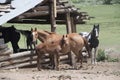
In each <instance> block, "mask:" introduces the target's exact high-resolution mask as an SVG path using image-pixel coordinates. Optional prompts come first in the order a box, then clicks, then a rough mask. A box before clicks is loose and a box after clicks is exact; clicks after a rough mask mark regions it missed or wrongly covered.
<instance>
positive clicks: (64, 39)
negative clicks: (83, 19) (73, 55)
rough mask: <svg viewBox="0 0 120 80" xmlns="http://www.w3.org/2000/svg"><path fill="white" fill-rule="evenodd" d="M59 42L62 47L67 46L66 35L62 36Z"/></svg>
mask: <svg viewBox="0 0 120 80" xmlns="http://www.w3.org/2000/svg"><path fill="white" fill-rule="evenodd" d="M61 42H62V46H67V45H69V38H68V35H63V37H62V41H61Z"/></svg>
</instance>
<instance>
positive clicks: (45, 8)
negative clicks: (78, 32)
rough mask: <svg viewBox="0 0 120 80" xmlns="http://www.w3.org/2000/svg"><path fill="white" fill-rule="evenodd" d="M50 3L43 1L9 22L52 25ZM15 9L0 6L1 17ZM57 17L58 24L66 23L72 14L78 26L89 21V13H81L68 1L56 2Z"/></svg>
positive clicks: (9, 6) (5, 5)
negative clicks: (66, 19) (66, 18)
mask: <svg viewBox="0 0 120 80" xmlns="http://www.w3.org/2000/svg"><path fill="white" fill-rule="evenodd" d="M50 3H51V0H43V1H42V2H41V3H39V4H38V5H36V6H35V7H33V8H31V9H29V10H27V11H25V12H24V13H22V14H20V15H18V16H15V17H14V18H12V19H10V20H9V21H8V22H11V23H12V22H14V23H39V24H50V11H49V10H50V6H49V5H50ZM14 9H15V8H14V7H13V6H11V4H3V5H0V16H2V15H3V14H6V13H9V12H10V10H14ZM56 10H57V17H56V23H59V24H64V23H65V14H66V13H67V12H69V13H70V16H74V20H75V22H76V23H77V24H81V23H85V21H84V20H85V19H88V17H89V16H88V14H87V12H81V11H80V9H78V8H76V7H75V6H74V5H71V4H69V1H66V0H56Z"/></svg>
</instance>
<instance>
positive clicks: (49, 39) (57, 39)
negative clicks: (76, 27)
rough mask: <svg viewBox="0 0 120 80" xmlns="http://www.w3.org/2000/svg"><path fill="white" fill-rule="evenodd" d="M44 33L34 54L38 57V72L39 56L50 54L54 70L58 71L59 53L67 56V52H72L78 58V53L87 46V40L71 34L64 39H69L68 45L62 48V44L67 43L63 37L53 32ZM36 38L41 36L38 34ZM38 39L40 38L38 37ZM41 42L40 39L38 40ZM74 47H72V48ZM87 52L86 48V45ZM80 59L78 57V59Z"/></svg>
mask: <svg viewBox="0 0 120 80" xmlns="http://www.w3.org/2000/svg"><path fill="white" fill-rule="evenodd" d="M45 32H46V34H47V35H46V37H45V35H44V36H43V37H44V40H45V41H44V42H43V43H41V44H39V45H38V46H37V47H36V53H37V55H38V59H37V62H38V70H40V69H41V68H40V59H41V54H42V53H43V54H45V53H49V54H50V55H51V54H52V57H54V63H55V65H54V67H55V69H57V70H59V67H58V65H59V53H65V54H68V53H69V52H71V51H73V52H74V53H75V55H77V56H79V55H80V54H79V52H80V50H81V47H83V46H84V45H86V44H87V40H85V39H83V38H82V37H81V36H80V35H78V34H75V33H72V34H69V35H67V36H69V37H66V39H69V45H68V46H64V44H65V43H66V42H67V40H65V37H62V36H61V35H59V34H56V33H54V32H48V31H45ZM37 33H40V32H39V31H37ZM37 36H42V35H40V34H37ZM38 38H40V37H38ZM79 39H81V40H82V41H79ZM39 40H41V39H39ZM73 45H74V46H73ZM77 47H80V48H77ZM86 47H87V50H88V51H89V49H88V46H87V45H86ZM79 58H80V57H79ZM79 58H78V60H79ZM81 65H82V59H81Z"/></svg>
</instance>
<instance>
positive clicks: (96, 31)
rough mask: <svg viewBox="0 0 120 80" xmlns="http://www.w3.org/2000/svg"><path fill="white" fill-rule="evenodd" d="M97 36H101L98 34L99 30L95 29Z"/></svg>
mask: <svg viewBox="0 0 120 80" xmlns="http://www.w3.org/2000/svg"><path fill="white" fill-rule="evenodd" d="M95 33H96V34H95V35H96V37H98V36H99V34H98V30H97V29H95Z"/></svg>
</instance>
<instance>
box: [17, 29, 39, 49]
mask: <svg viewBox="0 0 120 80" xmlns="http://www.w3.org/2000/svg"><path fill="white" fill-rule="evenodd" d="M16 31H17V32H19V33H21V34H22V35H24V36H25V37H26V43H27V44H26V45H27V50H29V49H30V50H34V49H35V46H36V44H37V40H34V39H33V35H32V28H31V31H29V30H18V29H17V30H16ZM32 45H33V46H32ZM33 47H34V48H33Z"/></svg>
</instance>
